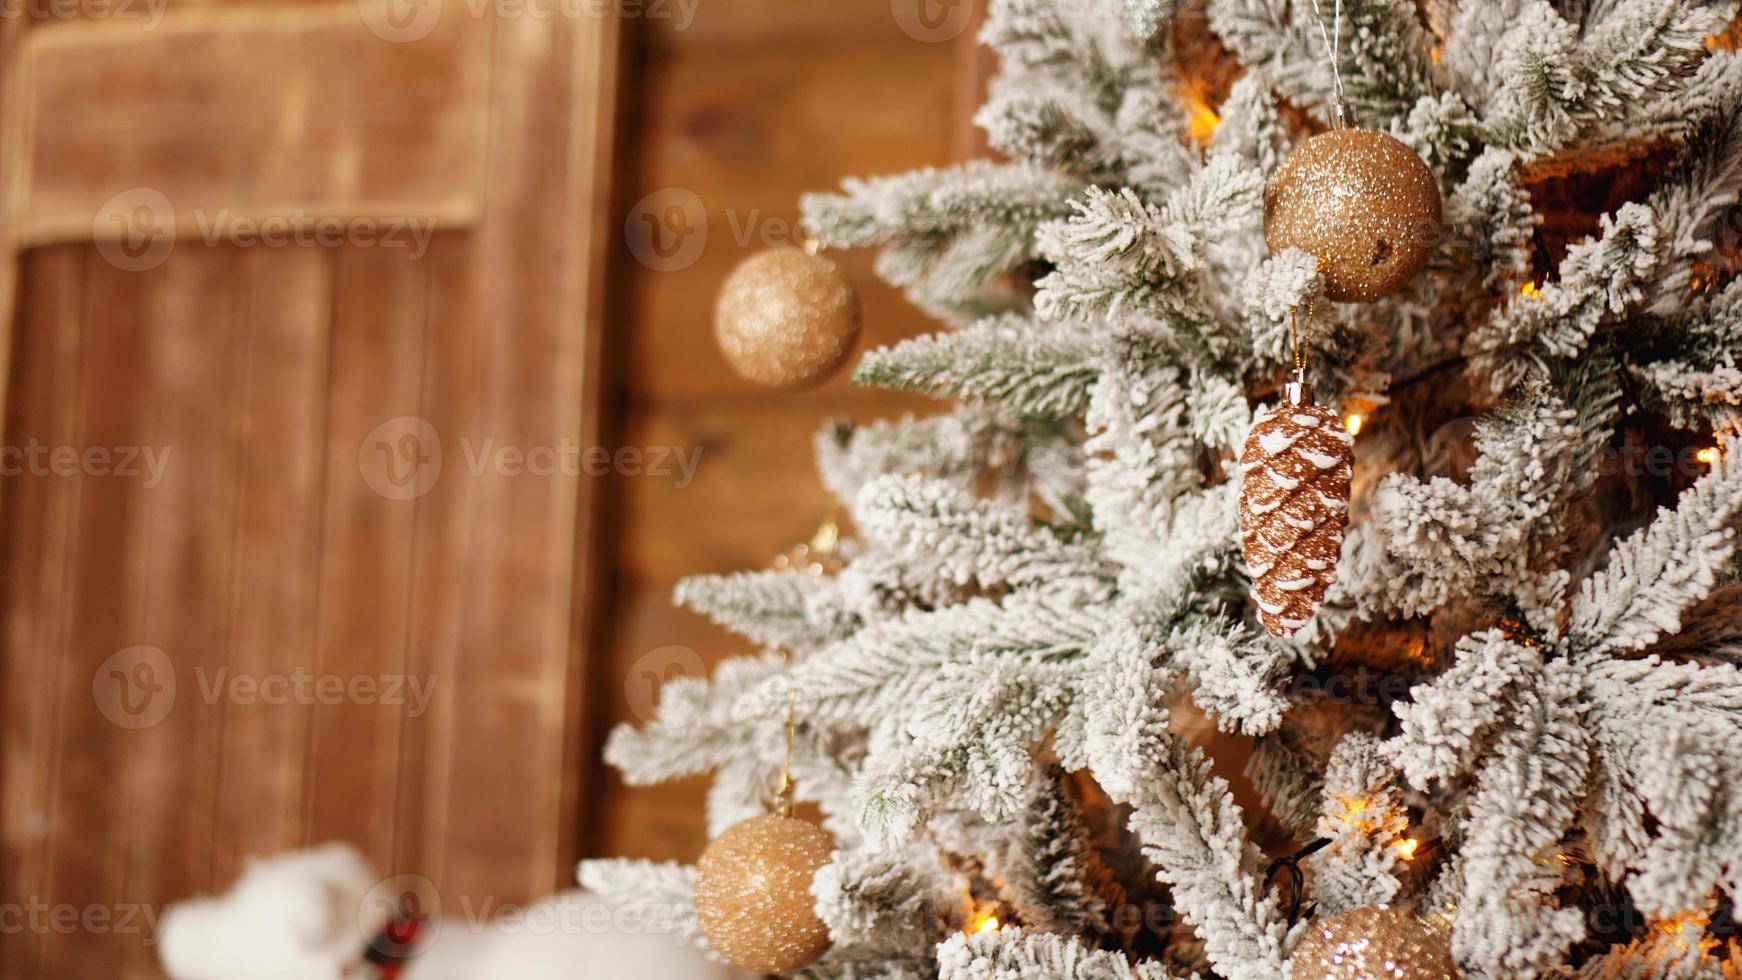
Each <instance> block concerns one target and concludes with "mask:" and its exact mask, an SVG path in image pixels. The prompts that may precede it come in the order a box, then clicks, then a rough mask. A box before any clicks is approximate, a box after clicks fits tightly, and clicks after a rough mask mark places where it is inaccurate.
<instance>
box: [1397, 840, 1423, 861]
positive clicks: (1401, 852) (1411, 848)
mask: <svg viewBox="0 0 1742 980" xmlns="http://www.w3.org/2000/svg"><path fill="white" fill-rule="evenodd" d="M1420 846H1421V841H1418V840H1416V839H1415V838H1414V837H1405V838H1402V839H1401V840H1399V841H1398V842H1397V856H1398V857H1399V858H1401V859H1403V860H1405V861H1411V860H1414V859H1415V849H1416V848H1418V847H1420Z"/></svg>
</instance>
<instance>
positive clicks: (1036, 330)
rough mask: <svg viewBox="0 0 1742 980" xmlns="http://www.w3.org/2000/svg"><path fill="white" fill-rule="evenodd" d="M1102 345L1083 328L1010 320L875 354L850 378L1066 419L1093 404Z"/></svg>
mask: <svg viewBox="0 0 1742 980" xmlns="http://www.w3.org/2000/svg"><path fill="white" fill-rule="evenodd" d="M1105 342H1106V340H1105V337H1104V336H1103V335H1102V334H1101V333H1100V332H1099V331H1096V330H1093V329H1090V328H1088V327H1086V326H1084V325H1080V324H1054V323H1042V322H1037V321H1035V320H1034V319H1033V318H1031V317H1028V316H1022V315H1018V314H1007V315H1004V316H997V317H988V318H987V319H984V320H981V321H980V322H978V323H975V324H974V325H972V326H970V327H965V328H963V329H961V330H956V331H951V332H948V333H938V334H932V335H931V336H927V337H916V338H914V339H912V340H906V341H903V342H901V343H900V344H897V345H895V346H894V347H888V348H884V349H882V350H876V351H871V352H870V353H868V354H866V355H865V357H864V359H863V360H861V361H860V362H859V367H858V368H857V370H855V371H854V374H853V379H854V380H855V381H857V382H859V383H860V384H874V385H881V386H882V387H885V388H899V389H906V390H908V391H919V392H924V393H925V394H928V395H936V396H939V397H943V396H958V397H962V398H968V399H973V400H978V401H995V402H998V403H999V404H1000V405H1002V406H1004V407H1005V408H1007V409H1009V410H1011V411H1015V412H1020V413H1022V414H1024V415H1040V416H1049V417H1069V416H1073V415H1081V414H1082V412H1083V409H1084V408H1085V407H1086V406H1087V405H1088V401H1089V388H1090V387H1091V386H1092V385H1093V384H1094V383H1095V378H1096V377H1097V376H1099V374H1100V359H1099V354H1100V350H1101V348H1102V346H1103V345H1104V344H1105Z"/></svg>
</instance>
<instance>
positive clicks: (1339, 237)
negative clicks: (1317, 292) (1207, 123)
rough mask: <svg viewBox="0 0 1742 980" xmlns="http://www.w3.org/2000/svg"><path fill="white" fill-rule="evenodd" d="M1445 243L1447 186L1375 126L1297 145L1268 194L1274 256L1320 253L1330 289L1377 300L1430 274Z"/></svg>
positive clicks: (1346, 298)
mask: <svg viewBox="0 0 1742 980" xmlns="http://www.w3.org/2000/svg"><path fill="white" fill-rule="evenodd" d="M1439 239H1440V187H1439V183H1438V182H1437V181H1435V180H1434V175H1433V172H1432V171H1430V170H1428V168H1427V164H1425V163H1423V162H1422V159H1421V157H1419V156H1417V155H1416V153H1415V151H1414V150H1412V149H1410V148H1409V147H1407V146H1405V145H1404V144H1403V143H1401V142H1399V141H1398V140H1396V139H1394V138H1392V137H1391V136H1388V135H1386V134H1385V133H1379V132H1374V131H1373V130H1370V129H1333V130H1330V131H1328V132H1323V133H1320V134H1318V135H1317V136H1314V137H1312V138H1311V139H1309V140H1307V141H1306V142H1305V143H1302V144H1301V145H1299V146H1297V147H1295V149H1294V152H1292V153H1290V154H1289V155H1288V159H1286V160H1284V161H1282V166H1280V167H1278V168H1277V170H1276V175H1275V176H1274V177H1272V178H1271V180H1270V186H1269V187H1268V188H1266V189H1265V191H1264V240H1265V241H1266V242H1267V243H1268V244H1269V245H1270V251H1271V254H1273V255H1274V254H1276V253H1279V252H1281V251H1282V250H1283V249H1285V248H1298V249H1300V250H1301V251H1303V252H1306V253H1308V254H1309V255H1314V256H1317V257H1318V260H1319V272H1320V273H1322V274H1323V275H1324V277H1325V295H1327V296H1329V297H1330V298H1331V299H1334V300H1337V301H1338V302H1344V303H1348V302H1361V303H1366V302H1371V301H1373V300H1376V299H1379V298H1381V297H1384V296H1388V295H1390V294H1391V293H1394V292H1396V291H1397V290H1399V289H1401V288H1402V287H1403V285H1404V284H1405V283H1407V282H1409V280H1410V279H1411V278H1413V277H1414V276H1415V274H1416V273H1417V272H1419V271H1421V267H1422V266H1423V265H1424V264H1426V262H1427V260H1428V256H1429V255H1430V254H1432V252H1433V250H1434V246H1435V245H1436V244H1437V243H1438V242H1439Z"/></svg>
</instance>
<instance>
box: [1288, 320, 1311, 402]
mask: <svg viewBox="0 0 1742 980" xmlns="http://www.w3.org/2000/svg"><path fill="white" fill-rule="evenodd" d="M1316 302H1317V299H1316V298H1309V299H1308V300H1307V315H1306V329H1305V330H1302V329H1301V326H1300V317H1299V315H1298V313H1299V307H1289V310H1288V337H1289V343H1290V345H1292V347H1293V348H1294V351H1293V353H1294V380H1293V381H1290V382H1288V384H1286V385H1285V386H1283V395H1284V397H1285V398H1287V399H1288V402H1289V404H1291V405H1311V404H1312V401H1313V386H1312V385H1311V384H1309V383H1307V378H1306V366H1307V348H1308V347H1309V346H1311V344H1312V338H1313V307H1314V304H1315V303H1316Z"/></svg>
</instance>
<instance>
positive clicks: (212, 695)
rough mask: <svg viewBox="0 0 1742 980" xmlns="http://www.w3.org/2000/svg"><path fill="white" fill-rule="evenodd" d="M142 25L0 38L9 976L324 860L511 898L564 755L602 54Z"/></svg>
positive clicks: (592, 527) (286, 22)
mask: <svg viewBox="0 0 1742 980" xmlns="http://www.w3.org/2000/svg"><path fill="white" fill-rule="evenodd" d="M155 6H156V12H157V14H158V16H157V18H156V19H152V18H151V13H152V10H151V8H152V5H151V4H148V3H147V2H146V0H116V2H107V0H104V2H96V0H93V2H91V3H87V4H84V5H79V4H69V5H63V6H61V7H56V8H53V9H54V10H56V11H60V12H61V13H52V14H43V15H41V16H37V17H34V18H24V19H19V18H16V17H12V16H10V15H9V16H8V17H7V18H6V19H4V20H0V70H3V72H4V74H3V76H0V95H3V99H0V184H3V186H4V191H5V193H4V195H3V197H0V270H3V271H0V323H4V324H5V325H6V327H7V329H8V330H9V334H8V336H7V338H6V341H5V343H3V344H0V351H4V352H6V354H7V355H9V356H10V362H9V363H8V364H6V365H5V366H4V370H3V371H0V378H3V379H4V384H5V390H6V398H5V402H4V404H5V417H4V435H5V438H4V443H3V447H0V473H3V474H4V475H0V569H3V574H0V712H3V720H0V724H3V725H4V753H3V755H0V842H3V847H0V902H4V903H8V904H9V905H11V906H15V907H20V908H25V909H37V908H40V909H47V910H49V911H48V912H47V913H46V917H45V918H44V919H43V920H42V924H41V925H40V926H38V925H36V924H34V923H35V920H29V921H30V922H31V923H32V924H28V925H27V926H26V927H25V928H24V929H23V930H22V931H19V932H14V933H8V934H6V935H4V936H0V975H3V976H5V977H8V978H24V977H31V978H35V977H44V978H74V977H78V978H85V977H89V978H99V977H114V976H121V977H136V976H137V977H152V976H157V975H158V973H157V969H156V966H155V955H154V951H153V950H152V949H151V946H150V940H151V938H152V935H151V927H152V925H153V923H154V917H155V916H156V915H158V914H160V913H161V910H162V907H163V905H164V903H166V902H168V901H170V900H172V899H174V898H177V897H180V896H184V895H188V894H191V893H195V892H200V891H204V890H211V889H214V888H217V887H221V886H222V885H223V884H224V883H226V882H227V881H229V880H230V879H231V878H233V877H234V875H235V874H236V873H237V871H238V869H239V867H240V864H241V861H242V860H243V858H244V857H245V856H246V855H248V854H251V853H263V852H272V851H278V850H282V849H285V848H290V847H297V846H302V845H305V844H310V843H315V842H320V841H325V840H334V839H342V840H349V841H353V842H355V843H357V844H358V845H360V846H361V847H362V848H363V849H364V851H365V852H366V854H367V855H368V857H369V858H370V859H371V860H372V861H373V862H374V864H375V865H376V867H377V868H379V869H380V870H381V871H382V873H383V874H389V873H395V872H409V873H416V874H420V875H424V876H426V877H428V878H429V879H430V880H431V881H433V882H434V883H435V884H436V886H437V887H438V888H439V889H440V892H441V894H442V896H443V898H444V900H445V901H447V902H449V903H458V902H464V903H467V904H468V905H469V906H470V907H471V908H473V909H476V908H478V907H480V906H481V905H482V903H484V902H488V901H495V902H498V903H500V902H504V901H519V900H524V899H526V898H531V897H535V896H537V895H540V894H543V893H545V892H548V891H549V890H551V889H553V888H555V887H559V886H560V885H561V884H563V883H565V882H567V881H568V880H570V875H571V861H572V860H573V858H574V856H575V852H576V849H577V841H576V828H577V827H578V825H579V822H578V819H577V816H576V814H577V811H578V809H579V807H580V805H581V803H582V801H581V800H579V799H578V798H577V792H578V788H579V787H580V786H581V785H583V784H584V782H585V780H583V779H582V778H581V773H582V771H583V767H582V765H581V764H580V763H579V762H578V761H577V760H578V759H580V758H582V757H585V756H590V754H591V753H592V752H593V751H594V750H595V747H594V746H592V745H590V744H589V743H588V742H587V740H586V739H584V738H583V737H582V735H583V734H584V733H587V732H591V731H593V730H594V729H595V728H596V727H597V726H596V725H594V724H593V723H592V722H591V721H590V720H589V719H588V718H587V717H586V711H585V706H586V704H587V703H588V698H587V697H586V696H584V692H585V690H586V678H585V677H584V676H583V675H584V673H585V668H584V667H583V664H584V663H585V662H586V660H585V658H584V656H583V654H584V650H583V645H582V644H581V642H580V638H581V637H584V636H585V635H587V634H588V632H589V631H590V629H591V620H590V612H589V610H588V608H587V603H586V602H585V601H583V600H581V599H579V598H578V597H583V596H586V595H589V594H592V593H591V590H590V582H591V578H592V576H593V575H594V574H595V572H594V568H593V565H592V562H591V558H590V556H591V555H593V554H594V553H595V552H596V550H597V549H596V547H595V539H596V536H597V534H598V528H597V526H596V523H595V522H594V521H593V519H592V515H593V512H594V507H595V502H596V500H597V498H598V493H597V488H598V485H599V483H598V481H597V480H593V479H590V478H589V477H587V476H586V475H585V474H584V473H582V472H578V471H576V470H574V469H572V468H564V467H560V466H559V467H556V468H555V469H554V470H553V469H551V468H549V467H546V468H544V469H542V470H540V471H538V472H533V471H532V470H531V469H530V468H528V467H527V466H525V465H524V460H526V459H528V458H529V457H528V456H526V454H527V453H530V452H536V451H538V450H540V449H541V448H548V449H556V448H558V447H570V446H578V447H584V446H588V445H592V444H597V443H598V442H599V441H600V424H601V423H600V420H599V414H598V406H599V404H600V402H601V396H600V380H601V379H600V376H599V375H600V365H599V351H600V347H601V343H602V339H601V338H602V336H603V333H604V330H603V322H602V321H603V316H604V306H603V302H602V298H601V297H602V291H601V284H602V280H603V271H604V268H605V266H604V263H605V262H606V254H607V250H606V249H605V247H604V243H605V240H606V236H607V233H608V229H609V227H610V226H611V224H612V222H611V221H609V220H607V219H608V217H609V215H608V210H609V209H608V200H609V199H608V197H607V195H606V191H607V189H608V182H607V180H606V177H607V175H608V173H609V166H608V165H609V160H610V156H611V151H612V147H611V140H610V138H609V133H610V129H609V121H610V120H609V114H610V108H611V106H612V105H613V103H614V98H615V86H616V72H617V66H618V58H617V34H618V25H617V23H616V22H615V21H613V20H611V19H606V18H598V17H555V18H552V17H533V16H512V15H510V14H509V13H506V11H511V10H513V9H520V8H510V7H501V6H495V7H492V6H491V5H483V4H471V3H462V2H461V0H448V2H447V3H446V5H445V9H444V5H443V4H442V3H441V0H425V2H423V3H421V4H406V3H405V0H360V2H359V0H345V2H310V3H289V2H271V3H267V2H258V3H223V4H219V3H192V2H189V3H182V2H180V0H177V2H176V3H174V4H171V5H169V6H168V7H167V8H166V7H165V6H164V5H163V3H162V0H157V2H156V4H155ZM10 8H11V5H9V9H10ZM33 9H35V8H33ZM44 9H47V8H46V7H45V8H44ZM432 10H433V11H434V12H435V16H434V17H430V16H428V15H429V13H430V12H431V11H432ZM493 10H494V12H492V11H493ZM125 11H132V12H133V13H132V15H128V14H126V13H125ZM67 12H70V13H71V14H74V15H76V16H66V17H65V18H64V19H61V17H62V14H64V13H67ZM504 450H512V451H514V452H518V453H520V454H521V455H520V456H519V457H511V456H505V455H503V454H502V451H504ZM516 458H518V459H521V460H522V461H523V462H522V465H514V464H513V460H514V459H516ZM61 909H69V910H73V911H72V913H64V912H60V911H58V910H61ZM454 911H459V909H457V908H456V909H454ZM68 914H76V915H77V916H78V917H79V918H78V921H77V923H76V924H75V925H73V926H72V927H70V928H66V927H63V925H64V917H65V916H66V915H68ZM56 916H60V917H61V918H56ZM91 917H94V918H91ZM123 919H125V920H126V921H125V922H123Z"/></svg>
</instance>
